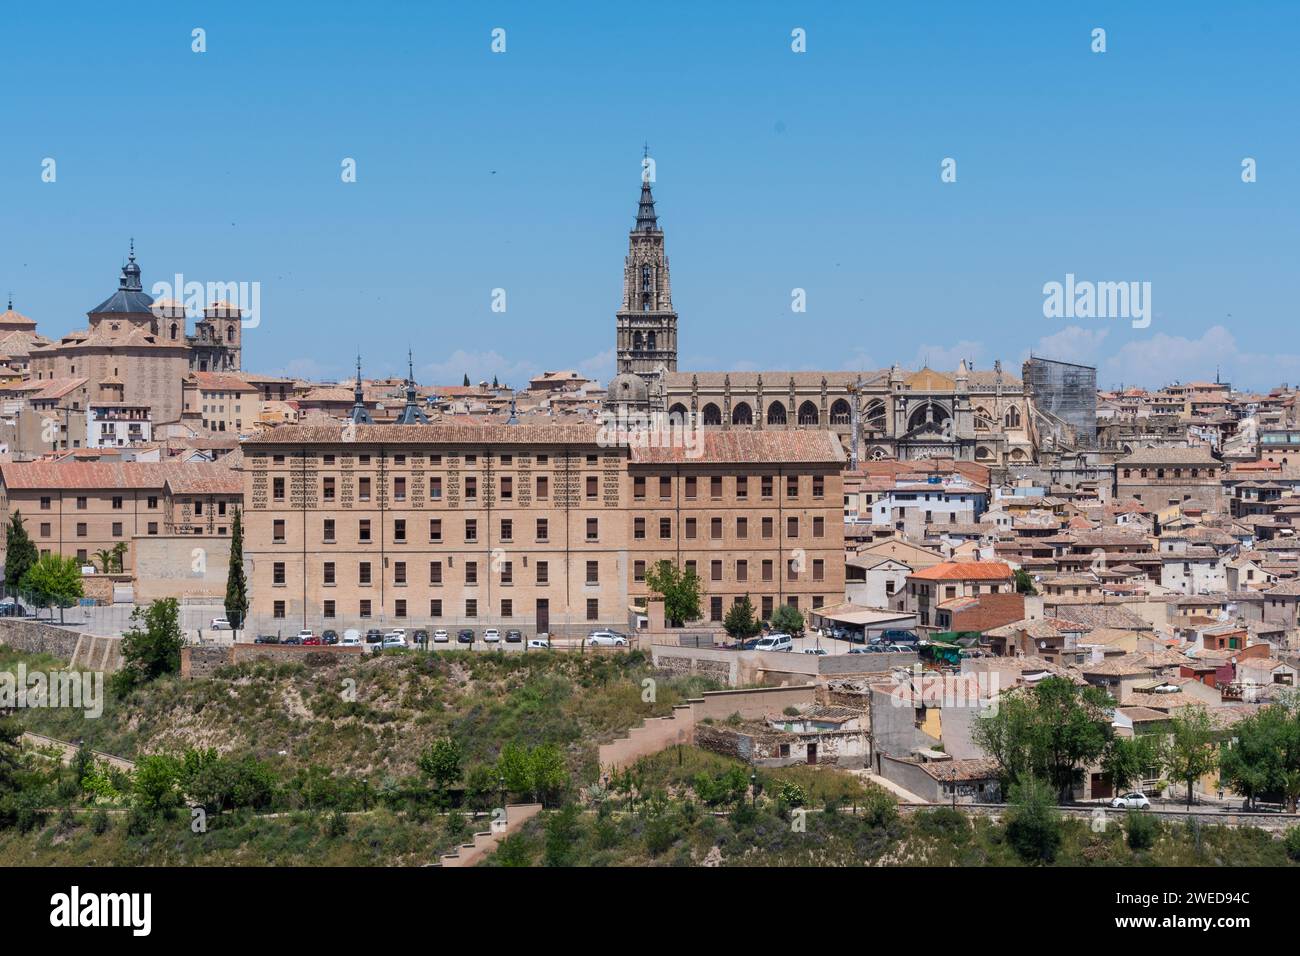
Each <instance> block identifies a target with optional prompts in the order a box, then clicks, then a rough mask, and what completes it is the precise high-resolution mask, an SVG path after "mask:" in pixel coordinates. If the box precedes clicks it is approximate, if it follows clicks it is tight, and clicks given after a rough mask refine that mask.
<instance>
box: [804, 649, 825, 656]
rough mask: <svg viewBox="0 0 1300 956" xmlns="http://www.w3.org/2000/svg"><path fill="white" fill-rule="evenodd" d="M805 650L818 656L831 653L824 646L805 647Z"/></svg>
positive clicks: (806, 652)
mask: <svg viewBox="0 0 1300 956" xmlns="http://www.w3.org/2000/svg"><path fill="white" fill-rule="evenodd" d="M803 652H804V653H805V654H816V655H817V656H818V657H825V656H826V654H827V653H829V652H828V651H827V650H826V648H824V647H805V648H804V649H803Z"/></svg>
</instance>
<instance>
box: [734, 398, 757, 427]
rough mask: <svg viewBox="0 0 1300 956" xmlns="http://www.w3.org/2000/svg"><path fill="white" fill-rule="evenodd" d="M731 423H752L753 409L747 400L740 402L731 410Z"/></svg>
mask: <svg viewBox="0 0 1300 956" xmlns="http://www.w3.org/2000/svg"><path fill="white" fill-rule="evenodd" d="M731 424H733V425H752V424H754V410H753V409H752V408H750V407H749V402H740V403H739V404H737V405H736V407H735V408H733V409H732V410H731Z"/></svg>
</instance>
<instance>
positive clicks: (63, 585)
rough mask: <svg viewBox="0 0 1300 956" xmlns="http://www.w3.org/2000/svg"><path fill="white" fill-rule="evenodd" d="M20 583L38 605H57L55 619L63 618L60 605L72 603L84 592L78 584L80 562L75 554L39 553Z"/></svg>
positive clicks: (70, 605)
mask: <svg viewBox="0 0 1300 956" xmlns="http://www.w3.org/2000/svg"><path fill="white" fill-rule="evenodd" d="M20 587H21V588H22V589H23V590H24V591H26V592H27V593H28V594H30V595H31V599H32V601H33V602H34V603H35V604H38V605H40V606H41V607H57V608H58V609H59V622H60V623H62V622H63V610H64V608H69V607H72V606H73V605H74V604H76V603H77V600H78V599H79V598H80V597H81V596H82V594H83V593H84V592H83V591H82V587H81V565H80V563H78V561H77V559H76V558H64V557H61V556H59V555H57V554H47V555H43V556H42V557H40V558H39V559H38V560H37V561H36V563H35V564H33V565H32V566H31V567H30V568H28V569H27V573H26V574H24V575H23V578H22V582H21V584H20Z"/></svg>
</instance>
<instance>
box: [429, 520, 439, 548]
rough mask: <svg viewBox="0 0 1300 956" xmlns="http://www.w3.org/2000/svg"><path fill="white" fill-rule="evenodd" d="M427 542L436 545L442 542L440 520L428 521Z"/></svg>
mask: <svg viewBox="0 0 1300 956" xmlns="http://www.w3.org/2000/svg"><path fill="white" fill-rule="evenodd" d="M429 541H430V542H431V543H433V544H437V543H439V542H441V541H442V519H441V518H430V519H429Z"/></svg>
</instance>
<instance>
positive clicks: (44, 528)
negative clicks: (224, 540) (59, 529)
mask: <svg viewBox="0 0 1300 956" xmlns="http://www.w3.org/2000/svg"><path fill="white" fill-rule="evenodd" d="M145 528H146V530H145V533H146V534H157V533H158V522H157V521H150V522H149V523H148V524H147V525H146V526H145ZM177 530H185V529H184V526H178V527H177ZM191 530H193V532H194V533H195V534H202V533H203V531H202V529H191ZM225 533H226V527H225V525H222V526H220V527H218V528H217V534H218V535H224V534H225ZM76 536H77V537H78V538H89V537H90V527H89V525H87V524H86V522H84V521H78V522H77V534H76ZM122 536H123V530H122V522H120V521H114V522H113V530H112V533H111V534H110V535H109V537H111V538H120V537H122ZM38 537H41V538H52V537H54V528H53V526H52V525H51V524H50V522H48V521H42V522H41V526H40V534H39V535H38Z"/></svg>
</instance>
